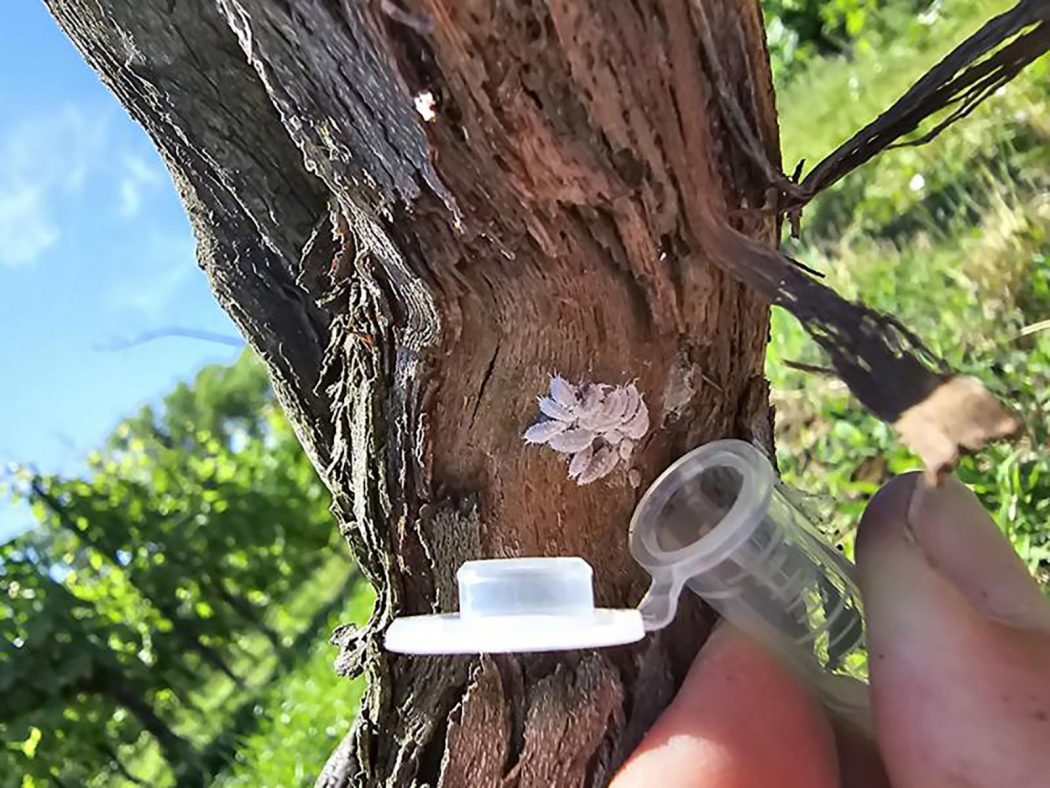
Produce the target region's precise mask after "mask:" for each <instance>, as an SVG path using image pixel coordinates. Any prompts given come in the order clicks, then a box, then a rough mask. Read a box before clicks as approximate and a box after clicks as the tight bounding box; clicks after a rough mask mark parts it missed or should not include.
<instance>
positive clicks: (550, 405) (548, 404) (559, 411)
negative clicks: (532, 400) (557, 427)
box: [539, 397, 576, 422]
mask: <svg viewBox="0 0 1050 788" xmlns="http://www.w3.org/2000/svg"><path fill="white" fill-rule="evenodd" d="M539 403H540V412H541V413H542V414H543V415H544V416H549V417H550V418H552V419H557V420H558V421H567V422H572V421H575V420H576V414H574V413H573V412H572V410H571V409H570V408H567V407H565V406H564V405H562V404H561V403H560V402H558V400H556V399H554V398H553V397H540V398H539Z"/></svg>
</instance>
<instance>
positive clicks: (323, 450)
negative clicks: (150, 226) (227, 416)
mask: <svg viewBox="0 0 1050 788" xmlns="http://www.w3.org/2000/svg"><path fill="white" fill-rule="evenodd" d="M47 2H48V5H49V6H50V8H51V10H52V12H53V13H54V15H55V16H56V18H57V20H58V22H59V23H60V25H61V26H62V27H63V28H64V29H65V30H66V31H67V33H68V34H69V35H70V36H71V38H72V39H73V41H74V42H75V44H76V45H77V46H78V48H79V49H80V51H81V52H82V53H83V55H84V56H85V58H86V59H87V60H88V61H89V62H90V63H91V64H92V65H93V66H94V68H95V69H96V70H97V71H98V72H99V73H100V75H101V76H102V78H103V80H104V81H105V82H106V84H107V85H109V87H110V88H111V89H112V90H113V91H114V93H115V94H116V95H117V97H118V98H119V99H120V101H121V102H122V103H123V104H124V105H125V106H126V107H127V108H128V110H129V111H130V112H131V114H132V115H133V116H134V117H135V118H136V119H137V120H138V121H139V122H140V123H141V124H142V125H143V127H144V128H145V129H146V131H147V132H148V133H149V134H150V135H151V137H152V138H153V140H154V141H155V143H156V145H157V147H158V148H159V149H160V151H161V153H162V155H163V156H164V158H165V160H166V162H167V164H168V166H169V168H170V170H171V172H172V175H173V178H174V180H175V183H176V185H177V187H178V189H179V191H180V193H181V195H182V198H183V201H184V203H185V205H186V208H187V211H188V213H189V215H190V216H191V218H192V221H193V225H194V229H195V232H196V236H197V240H198V249H199V253H198V257H199V262H200V265H201V267H202V268H203V269H204V271H205V272H206V274H207V275H208V277H209V279H210V281H211V284H212V286H213V289H214V291H215V294H216V296H217V297H218V299H219V301H220V303H221V304H222V305H223V306H224V308H225V309H227V310H228V311H229V313H230V314H231V315H232V317H233V319H234V320H235V321H236V322H237V323H238V325H239V326H240V328H241V330H242V331H243V333H244V334H245V336H246V337H247V338H248V340H249V341H250V343H251V345H252V346H253V347H254V348H255V349H256V350H257V351H258V353H259V354H260V355H261V357H262V358H263V359H264V361H265V362H266V364H267V366H268V368H269V370H270V373H271V376H272V379H273V382H274V385H275V389H276V391H277V393H278V396H279V397H280V399H281V401H282V403H283V404H284V406H285V408H286V409H287V411H288V412H289V414H290V416H291V418H292V421H293V423H294V424H295V427H296V429H297V431H298V433H299V435H300V438H301V440H302V442H303V444H304V446H305V447H306V449H307V451H308V452H309V453H310V455H311V457H312V459H313V461H314V462H315V464H316V465H317V467H318V469H319V470H320V472H321V473H322V475H323V477H324V480H325V482H326V483H327V485H328V486H329V488H330V489H331V491H332V493H333V496H334V499H335V505H334V510H335V514H336V516H337V518H338V520H339V524H340V527H341V529H342V531H343V533H344V534H345V536H346V538H347V540H348V541H349V543H350V544H351V545H352V547H353V549H354V552H355V554H356V556H357V559H358V561H359V562H360V564H361V566H362V568H363V570H364V571H365V572H366V574H367V575H368V577H369V578H370V579H371V580H372V581H373V582H374V584H375V585H376V587H377V589H378V600H377V603H376V609H375V612H374V615H373V618H372V622H371V626H370V627H369V628H368V629H367V630H364V631H361V632H357V631H352V630H349V629H348V630H344V631H342V632H341V633H339V635H338V638H339V640H340V642H341V644H342V647H343V656H342V657H341V660H340V664H341V666H342V669H343V670H344V671H345V672H354V671H357V670H359V669H363V670H364V671H365V673H366V674H367V675H368V678H369V681H370V689H369V691H368V693H367V696H366V699H365V701H364V705H363V707H362V709H361V712H360V716H359V719H358V722H357V724H356V725H355V727H354V730H353V732H352V734H350V735H349V736H348V737H347V739H346V740H345V741H344V742H343V744H342V745H341V746H340V748H339V750H338V751H337V752H336V753H335V754H334V755H333V758H332V759H331V761H330V763H329V765H328V767H327V768H326V770H325V772H324V774H323V775H322V778H321V782H322V783H323V784H325V785H330V786H335V785H342V784H348V783H350V784H389V785H408V784H413V783H421V784H422V783H425V784H431V785H449V786H456V785H463V784H468V783H469V784H477V785H496V784H502V783H505V784H514V785H521V786H526V785H542V786H549V785H577V784H601V783H603V782H604V781H605V780H606V779H607V778H608V777H609V775H610V774H611V772H612V770H614V769H615V768H616V766H617V765H618V764H619V763H620V762H621V760H622V758H623V757H624V755H625V754H626V753H627V752H629V750H630V749H631V747H632V746H633V745H634V744H635V743H636V742H637V740H638V739H639V737H640V735H641V734H642V733H643V732H644V730H645V729H646V727H647V726H648V725H649V723H650V722H651V721H652V719H653V718H654V716H655V715H656V714H657V713H658V711H659V710H660V709H661V708H662V707H663V706H664V705H665V704H666V702H667V701H668V700H669V698H670V697H671V696H672V694H673V692H674V689H675V686H676V685H677V684H678V682H679V680H680V678H681V677H682V674H683V670H684V668H685V666H686V665H687V663H688V660H689V658H690V656H691V655H692V654H693V653H694V652H695V650H696V649H697V648H698V646H699V644H700V643H701V642H702V641H703V639H704V637H705V636H706V632H707V629H708V626H709V620H708V617H707V614H706V613H704V612H703V611H702V610H700V609H699V608H693V609H688V610H686V611H684V612H683V614H682V615H680V616H679V619H678V621H677V622H676V625H675V627H673V628H672V630H670V631H667V632H665V633H662V634H660V635H658V636H656V637H652V638H650V639H648V640H647V641H645V642H644V643H642V644H640V645H639V646H637V647H634V648H622V649H612V650H604V651H601V652H587V653H570V654H551V655H539V656H531V657H506V658H499V659H490V658H483V659H476V658H465V657H464V658H446V659H438V658H426V659H419V658H400V657H394V656H392V655H390V654H387V653H385V652H383V650H382V649H381V646H380V640H379V637H380V635H381V632H382V630H383V629H384V627H385V625H386V624H387V623H389V621H390V620H391V618H392V616H393V615H394V614H395V613H419V612H429V611H434V610H448V609H449V608H450V607H451V606H452V605H453V604H454V601H455V591H454V572H455V569H456V568H457V566H458V565H459V563H460V562H461V561H463V560H465V559H468V558H475V557H494V556H516V555H580V556H583V557H584V558H586V559H587V560H588V561H589V562H590V563H591V564H592V565H593V566H594V567H595V570H596V575H597V583H598V587H597V597H598V601H599V602H600V603H601V604H605V605H614V606H621V605H630V604H633V603H636V602H637V601H638V599H639V598H640V596H641V594H642V592H643V590H644V585H645V583H644V578H643V576H642V572H641V571H640V570H639V569H638V568H636V567H635V566H634V565H633V563H632V561H631V559H630V557H629V556H628V553H627V549H626V527H627V522H628V519H629V515H630V513H631V510H632V508H633V507H634V505H635V502H636V500H637V497H638V495H639V493H640V489H636V488H633V487H632V486H631V485H630V484H629V483H628V480H627V474H626V473H620V474H619V475H616V476H614V477H612V478H611V481H604V482H601V483H598V484H594V485H591V486H587V487H578V486H576V485H575V484H574V483H572V482H570V481H569V480H567V478H566V469H565V466H564V464H563V463H562V462H561V461H560V460H559V459H558V458H556V457H555V456H554V455H553V454H552V453H550V452H547V451H545V450H538V449H531V450H530V449H526V448H525V446H524V445H523V443H522V441H521V438H520V436H521V433H522V431H523V430H524V429H525V428H526V427H527V426H528V425H529V423H530V422H531V421H532V420H533V419H534V417H535V397H536V395H537V394H539V393H540V392H541V391H542V390H543V389H544V388H545V386H546V384H547V380H548V375H549V373H551V372H553V371H555V370H557V371H559V372H561V373H562V374H564V375H565V376H566V377H569V378H570V379H587V380H593V381H601V382H607V383H623V382H626V381H629V380H632V379H637V381H638V386H639V388H640V389H641V390H642V391H643V393H644V395H645V397H646V400H647V402H648V403H649V406H650V409H651V411H652V413H653V417H654V418H653V429H652V430H651V432H650V434H649V435H648V436H647V438H646V439H645V441H644V442H643V444H642V445H641V446H640V447H639V450H638V451H637V452H636V453H635V456H634V458H633V467H634V468H635V469H636V470H637V471H638V472H639V474H640V479H641V484H642V486H643V487H644V486H645V485H647V484H648V483H649V482H650V481H651V480H652V479H653V478H654V476H655V475H656V474H657V473H658V472H659V471H660V470H662V469H663V468H664V467H665V466H666V465H667V464H668V463H669V462H670V461H671V460H673V459H674V458H675V457H677V456H678V455H680V454H682V453H683V452H685V451H686V450H687V449H689V448H691V447H693V446H695V445H697V444H699V443H701V442H703V441H707V440H710V439H714V438H719V437H724V436H739V437H744V438H747V439H751V440H755V441H758V442H760V443H765V444H768V442H769V440H770V431H769V423H770V420H769V408H768V405H767V390H766V385H765V382H764V379H763V374H762V364H763V351H764V346H765V343H766V338H767V331H768V326H767V313H768V309H767V303H765V302H764V301H763V300H762V299H761V297H759V296H758V295H755V294H754V293H752V292H750V291H748V290H747V289H745V288H744V287H742V286H741V285H739V284H737V283H736V282H734V281H731V280H729V279H728V278H727V277H726V276H725V275H724V274H723V273H721V271H720V270H719V269H717V268H716V267H714V266H713V265H712V264H711V261H710V255H711V250H710V248H709V246H708V238H707V235H706V233H705V228H706V227H707V226H708V222H709V221H710V220H711V218H712V214H714V215H715V218H718V219H719V220H722V221H725V222H726V223H728V224H731V225H732V226H734V227H735V228H736V229H737V230H739V231H741V232H743V233H745V234H746V235H748V236H750V237H751V238H753V239H756V240H758V241H760V242H761V243H762V244H764V245H775V244H776V241H777V235H778V233H777V226H776V224H777V223H776V220H775V218H774V217H773V216H772V215H771V214H770V213H769V212H768V211H766V212H762V211H753V210H749V208H753V207H756V206H761V205H763V204H766V203H767V198H768V195H767V193H766V191H767V188H768V186H769V182H768V179H767V178H766V177H765V175H764V174H763V172H762V170H761V167H759V166H758V164H757V163H756V159H755V157H754V156H753V155H752V156H750V157H749V156H748V155H745V153H744V151H743V147H742V145H741V143H740V141H739V139H738V135H737V134H736V133H735V132H734V131H732V130H731V127H730V126H729V125H727V120H726V118H724V117H723V114H722V112H721V111H720V109H719V106H720V104H719V102H718V101H717V100H716V98H717V97H716V90H715V89H714V86H713V85H714V83H713V80H712V74H711V64H710V63H709V62H708V58H706V57H705V56H704V54H703V52H702V50H701V46H700V43H699V42H700V40H701V37H700V35H699V34H698V31H699V25H700V22H699V20H700V19H704V20H706V22H707V24H708V25H709V27H710V30H713V31H715V32H716V35H715V37H714V41H715V45H716V46H717V50H718V61H719V65H718V68H719V70H720V71H721V72H723V73H724V76H725V77H726V81H727V82H728V84H730V85H732V86H733V91H734V94H735V99H736V103H737V104H738V105H739V107H740V109H741V110H742V112H743V119H744V120H745V121H746V122H747V123H748V124H750V126H751V127H752V128H753V129H754V131H755V132H756V133H757V138H758V140H759V141H760V143H761V146H762V148H763V149H764V152H765V154H766V156H767V157H768V160H769V161H770V162H772V163H773V165H774V166H777V167H779V150H778V134H777V125H776V111H775V107H774V101H773V93H772V87H771V80H770V73H769V65H768V60H767V56H766V52H765V46H764V38H763V32H762V24H761V18H760V12H759V8H758V3H757V0H695V2H691V1H690V0H522V1H521V2H509V1H507V2H499V1H497V0H411V3H410V2H409V0H382V1H381V2H380V0H374V1H372V2H366V1H365V0H295V1H294V2H289V1H287V0H136V1H135V2H129V1H124V2H120V1H119V0H116V1H115V0H47ZM424 93H429V94H430V95H431V96H432V97H433V100H434V105H435V112H436V118H434V119H433V120H432V121H431V122H427V121H425V120H424V119H423V118H422V117H421V115H420V114H419V113H418V112H417V110H416V108H415V107H414V101H413V100H414V98H415V97H416V96H419V95H421V94H424ZM735 120H736V122H738V123H739V121H740V118H736V119H735ZM752 152H753V151H752Z"/></svg>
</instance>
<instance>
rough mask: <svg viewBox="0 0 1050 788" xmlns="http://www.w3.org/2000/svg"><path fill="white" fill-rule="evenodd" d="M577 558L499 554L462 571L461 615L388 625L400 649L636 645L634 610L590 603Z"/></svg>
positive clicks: (586, 568) (586, 575)
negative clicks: (495, 557) (499, 555)
mask: <svg viewBox="0 0 1050 788" xmlns="http://www.w3.org/2000/svg"><path fill="white" fill-rule="evenodd" d="M593 575H594V572H593V571H592V570H591V567H590V564H588V563H587V562H586V561H584V560H583V559H582V558H503V559H492V560H487V561H468V562H466V563H465V564H463V566H461V567H460V568H459V572H457V573H456V579H457V580H458V582H459V611H460V612H459V613H446V614H439V615H430V616H406V617H403V618H398V619H396V620H395V621H394V622H393V623H392V624H391V625H390V628H389V629H388V630H387V633H386V640H385V642H386V647H387V649H389V650H390V651H396V652H400V653H402V654H480V653H489V654H496V653H505V652H514V651H518V652H524V651H563V650H568V649H578V648H598V647H601V646H616V645H620V644H622V643H633V642H635V641H636V640H641V639H642V637H643V636H644V635H645V632H644V629H643V627H642V616H641V614H640V613H639V612H638V610H636V609H631V610H612V609H608V608H595V607H594V589H593Z"/></svg>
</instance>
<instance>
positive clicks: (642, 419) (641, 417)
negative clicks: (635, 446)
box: [621, 402, 649, 440]
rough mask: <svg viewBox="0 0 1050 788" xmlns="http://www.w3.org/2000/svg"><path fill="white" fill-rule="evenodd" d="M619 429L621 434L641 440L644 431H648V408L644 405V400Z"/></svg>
mask: <svg viewBox="0 0 1050 788" xmlns="http://www.w3.org/2000/svg"><path fill="white" fill-rule="evenodd" d="M621 429H622V430H623V434H624V435H626V436H627V437H628V438H631V439H632V440H641V439H642V438H644V437H645V433H647V432H648V431H649V408H647V407H646V406H645V403H644V402H640V403H639V404H638V410H636V411H635V413H634V415H633V416H632V417H631V420H630V421H628V422H626V423H625V424H624V425H623V427H621Z"/></svg>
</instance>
